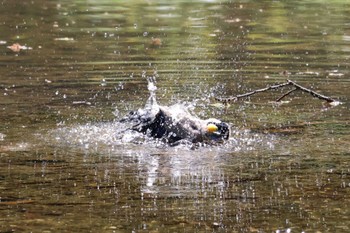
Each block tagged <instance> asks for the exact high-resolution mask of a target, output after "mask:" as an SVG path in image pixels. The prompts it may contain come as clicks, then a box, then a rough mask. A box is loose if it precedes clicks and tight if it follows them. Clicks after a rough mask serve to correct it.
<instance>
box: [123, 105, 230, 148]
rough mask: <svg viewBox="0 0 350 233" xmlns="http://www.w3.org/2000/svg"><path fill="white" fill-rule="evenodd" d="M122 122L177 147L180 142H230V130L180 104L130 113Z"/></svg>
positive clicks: (224, 124)
mask: <svg viewBox="0 0 350 233" xmlns="http://www.w3.org/2000/svg"><path fill="white" fill-rule="evenodd" d="M120 122H131V123H132V126H131V128H130V129H131V130H134V131H137V132H140V133H143V134H145V135H147V136H149V137H152V138H156V139H161V140H162V141H164V142H166V143H169V144H171V145H175V144H176V143H178V142H180V141H187V142H191V143H201V142H203V143H221V142H224V141H226V140H228V139H229V136H230V127H229V125H228V124H227V123H225V122H223V121H221V120H219V119H215V118H209V119H205V120H203V119H200V118H198V117H197V116H194V115H192V114H190V113H189V111H188V110H187V109H186V108H185V107H184V106H183V105H181V104H175V105H172V106H159V105H157V104H156V105H153V106H152V107H150V108H144V109H138V110H137V111H131V112H129V114H128V115H127V116H125V117H124V118H122V119H121V120H120Z"/></svg>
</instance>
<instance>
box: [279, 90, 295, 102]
mask: <svg viewBox="0 0 350 233" xmlns="http://www.w3.org/2000/svg"><path fill="white" fill-rule="evenodd" d="M296 90H298V88H294V89H292V90H290V91H288V92H287V93H285V94H283V95H282V96H281V97H279V98H278V99H277V100H276V102H280V101H281V100H282V99H283V98H284V97H286V96H288V95H289V94H291V93H292V92H294V91H296Z"/></svg>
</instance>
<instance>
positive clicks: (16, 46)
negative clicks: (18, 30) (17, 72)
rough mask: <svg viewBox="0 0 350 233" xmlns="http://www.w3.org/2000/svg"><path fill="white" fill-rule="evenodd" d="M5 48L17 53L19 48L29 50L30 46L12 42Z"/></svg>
mask: <svg viewBox="0 0 350 233" xmlns="http://www.w3.org/2000/svg"><path fill="white" fill-rule="evenodd" d="M7 48H9V49H11V50H12V51H13V52H15V53H18V52H19V51H21V50H29V49H32V47H27V46H25V45H20V44H19V43H14V44H13V45H11V46H7Z"/></svg>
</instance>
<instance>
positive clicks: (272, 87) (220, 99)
mask: <svg viewBox="0 0 350 233" xmlns="http://www.w3.org/2000/svg"><path fill="white" fill-rule="evenodd" d="M285 86H294V87H295V88H294V89H293V90H290V91H288V92H287V93H285V94H284V95H282V96H281V97H279V98H278V99H277V100H276V101H277V102H278V101H281V100H282V99H283V98H284V97H286V96H288V95H289V94H291V93H292V92H294V91H296V90H300V91H303V92H306V93H309V94H310V95H312V96H313V97H316V98H318V99H321V100H326V101H327V102H329V103H331V102H335V101H336V100H335V99H333V98H331V97H328V96H325V95H322V94H319V93H317V92H315V91H312V90H310V89H308V88H305V87H303V86H301V85H299V84H297V83H295V82H293V81H291V80H287V82H285V83H281V84H276V85H272V86H267V87H265V88H262V89H257V90H254V91H251V92H247V93H244V94H240V95H237V96H231V97H227V98H222V97H215V99H216V100H218V101H220V102H224V103H227V102H231V101H237V100H238V99H241V98H245V97H248V96H251V95H255V94H257V93H261V92H266V91H269V90H274V89H279V88H282V87H285Z"/></svg>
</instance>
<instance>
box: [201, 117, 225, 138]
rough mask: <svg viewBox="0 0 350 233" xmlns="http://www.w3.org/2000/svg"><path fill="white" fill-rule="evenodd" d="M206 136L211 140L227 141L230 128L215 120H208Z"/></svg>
mask: <svg viewBox="0 0 350 233" xmlns="http://www.w3.org/2000/svg"><path fill="white" fill-rule="evenodd" d="M206 134H207V136H208V137H209V138H210V139H212V140H228V139H229V137H230V127H229V125H228V124H227V123H225V122H222V121H220V120H217V119H209V120H208V123H207V126H206Z"/></svg>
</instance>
